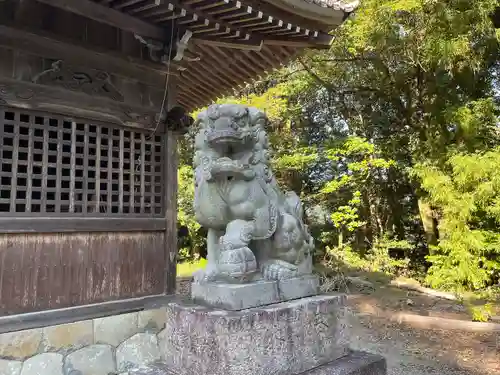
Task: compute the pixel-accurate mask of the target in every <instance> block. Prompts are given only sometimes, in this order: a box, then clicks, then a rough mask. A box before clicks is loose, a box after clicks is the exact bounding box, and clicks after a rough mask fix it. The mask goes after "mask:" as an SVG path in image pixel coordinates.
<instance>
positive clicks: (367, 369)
mask: <svg viewBox="0 0 500 375" xmlns="http://www.w3.org/2000/svg"><path fill="white" fill-rule="evenodd" d="M386 374H387V363H386V361H385V358H384V357H381V356H379V355H377V354H371V353H364V352H351V353H350V354H349V355H348V356H345V357H343V358H340V359H338V360H336V361H333V362H330V363H328V364H326V365H323V366H320V367H317V368H315V369H313V370H311V371H308V372H307V373H306V374H304V375H386Z"/></svg>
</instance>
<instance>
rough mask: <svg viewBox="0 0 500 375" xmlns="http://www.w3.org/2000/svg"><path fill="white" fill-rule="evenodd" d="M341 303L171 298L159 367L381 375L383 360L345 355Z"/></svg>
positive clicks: (206, 372)
mask: <svg viewBox="0 0 500 375" xmlns="http://www.w3.org/2000/svg"><path fill="white" fill-rule="evenodd" d="M345 302H346V296H345V295H321V296H314V297H307V298H302V299H298V300H293V301H288V302H281V303H276V304H271V305H268V306H262V307H255V308H251V309H246V310H242V311H227V310H222V309H220V308H217V307H206V306H200V305H196V304H194V303H172V304H170V305H169V306H168V307H167V323H166V328H165V331H164V338H165V339H164V340H163V347H162V348H161V350H162V352H163V355H164V360H165V364H164V366H165V368H166V369H168V371H171V372H172V373H174V374H176V375H198V374H200V375H201V374H203V375H222V374H224V375H241V374H246V375H298V374H311V375H313V374H314V375H323V374H325V375H327V374H332V375H333V374H335V375H337V374H338V375H341V374H346V375H347V374H352V375H384V374H385V361H384V359H383V358H381V357H374V356H370V355H368V354H363V353H351V352H350V350H349V347H348V338H349V337H348V330H347V316H346V313H345ZM322 366H323V367H322ZM160 367H161V366H160ZM153 370H154V369H153ZM153 370H151V371H153ZM154 371H159V370H158V369H157V370H154ZM164 371H166V370H164ZM168 371H167V372H165V373H169V372H168ZM318 371H319V372H318ZM160 373H161V372H159V373H158V374H160ZM151 374H155V372H152V373H151Z"/></svg>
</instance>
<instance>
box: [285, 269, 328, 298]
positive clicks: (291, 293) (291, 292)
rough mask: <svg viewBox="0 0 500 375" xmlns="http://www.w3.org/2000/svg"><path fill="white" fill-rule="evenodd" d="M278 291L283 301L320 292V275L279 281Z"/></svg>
mask: <svg viewBox="0 0 500 375" xmlns="http://www.w3.org/2000/svg"><path fill="white" fill-rule="evenodd" d="M278 291H279V295H280V300H281V301H290V300H293V299H299V298H304V297H309V296H315V295H317V294H318V293H319V277H318V276H316V275H308V276H303V277H298V278H295V279H289V280H282V281H278Z"/></svg>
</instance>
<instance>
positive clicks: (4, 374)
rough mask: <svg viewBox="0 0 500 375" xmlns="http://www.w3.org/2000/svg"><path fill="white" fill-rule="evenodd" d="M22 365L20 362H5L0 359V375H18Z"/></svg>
mask: <svg viewBox="0 0 500 375" xmlns="http://www.w3.org/2000/svg"><path fill="white" fill-rule="evenodd" d="M22 367H23V363H22V362H21V361H7V360H4V359H0V375H19V374H20V372H21V368H22Z"/></svg>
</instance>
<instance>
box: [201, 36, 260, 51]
mask: <svg viewBox="0 0 500 375" xmlns="http://www.w3.org/2000/svg"><path fill="white" fill-rule="evenodd" d="M192 42H193V43H195V44H198V45H206V46H213V47H223V48H231V49H239V50H245V51H260V50H261V49H262V43H263V42H262V40H256V39H249V40H242V39H240V40H238V39H234V40H231V39H225V40H221V39H217V38H213V37H212V38H210V37H195V38H192Z"/></svg>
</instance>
